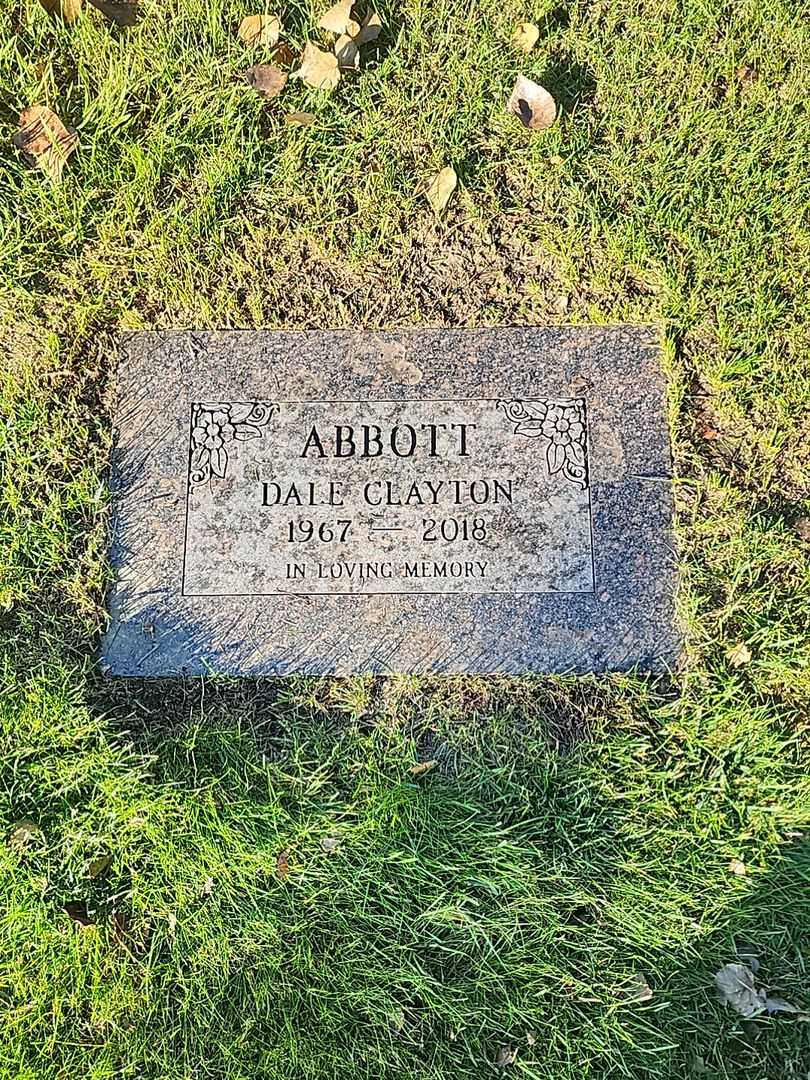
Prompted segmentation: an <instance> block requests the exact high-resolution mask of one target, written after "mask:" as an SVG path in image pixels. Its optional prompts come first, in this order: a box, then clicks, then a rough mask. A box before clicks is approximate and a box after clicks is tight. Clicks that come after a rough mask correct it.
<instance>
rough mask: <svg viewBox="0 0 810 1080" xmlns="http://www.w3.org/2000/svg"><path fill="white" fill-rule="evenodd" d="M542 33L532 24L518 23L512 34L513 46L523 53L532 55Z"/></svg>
mask: <svg viewBox="0 0 810 1080" xmlns="http://www.w3.org/2000/svg"><path fill="white" fill-rule="evenodd" d="M539 37H540V31H539V30H538V28H537V27H536V26H535V25H534V23H530V22H522V23H518V24H517V26H516V27H515V32H514V34H512V44H513V45H514V46H515V48H516V49H520V51H521V52H525V53H530V52H531V51H532V49H533V48H534V47H535V45H536V44H537V41H538V38H539Z"/></svg>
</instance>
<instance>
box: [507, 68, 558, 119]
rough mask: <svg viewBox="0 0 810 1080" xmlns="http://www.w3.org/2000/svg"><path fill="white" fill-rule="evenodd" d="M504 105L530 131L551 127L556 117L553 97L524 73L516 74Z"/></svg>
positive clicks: (555, 105)
mask: <svg viewBox="0 0 810 1080" xmlns="http://www.w3.org/2000/svg"><path fill="white" fill-rule="evenodd" d="M506 107H507V109H508V110H509V112H513V113H514V114H515V115H516V116H519V117H520V120H521V123H522V124H523V126H524V127H527V128H531V130H532V131H543V130H545V128H549V127H551V125H552V124H553V123H554V121H555V119H556V118H557V104H556V102H555V101H554V98H553V97H552V96H551V94H550V93H549V92H548V90H546V89H545V87H542V86H541V85H540V84H539V83H536V82H532V80H531V79H527V78H526V76H525V75H518V77H517V80H516V82H515V85H514V87H513V89H512V93H511V96H510V98H509V100H508V101H507V103H506Z"/></svg>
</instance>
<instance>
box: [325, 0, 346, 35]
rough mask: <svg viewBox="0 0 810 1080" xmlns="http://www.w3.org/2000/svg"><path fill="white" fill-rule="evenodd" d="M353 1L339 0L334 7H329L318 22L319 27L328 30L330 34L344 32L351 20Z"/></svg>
mask: <svg viewBox="0 0 810 1080" xmlns="http://www.w3.org/2000/svg"><path fill="white" fill-rule="evenodd" d="M353 3H354V0H340V2H339V3H337V4H335V5H334V7H330V8H329V10H328V11H327V13H326V14H325V15H324V17H323V18H322V19H321V20H320V22H319V23H318V26H319V28H320V29H321V30H328V31H329V33H330V34H345V33H346V29H347V27H348V25H349V22H350V21H351V17H352V4H353Z"/></svg>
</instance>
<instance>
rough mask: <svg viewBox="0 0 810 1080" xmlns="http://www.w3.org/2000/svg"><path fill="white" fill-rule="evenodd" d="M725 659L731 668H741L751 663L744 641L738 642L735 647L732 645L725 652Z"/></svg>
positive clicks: (749, 651) (748, 650)
mask: <svg viewBox="0 0 810 1080" xmlns="http://www.w3.org/2000/svg"><path fill="white" fill-rule="evenodd" d="M726 659H727V660H728V662H729V663H730V664H731V666H732V667H735V668H740V667H743V666H744V665H745V664H748V663H750V661H751V650H750V649H749V648H748V646H747V645H746V644H745V642H744V641H740V642H738V643H737V644H736V645H732V647H731V648H730V649H728V650H726Z"/></svg>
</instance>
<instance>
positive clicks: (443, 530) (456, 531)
mask: <svg viewBox="0 0 810 1080" xmlns="http://www.w3.org/2000/svg"><path fill="white" fill-rule="evenodd" d="M486 538H487V523H486V519H485V518H482V517H476V518H466V517H463V518H422V539H423V540H424V541H427V542H428V543H430V542H431V541H434V540H446V541H448V542H452V541H453V540H486Z"/></svg>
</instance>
